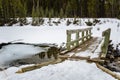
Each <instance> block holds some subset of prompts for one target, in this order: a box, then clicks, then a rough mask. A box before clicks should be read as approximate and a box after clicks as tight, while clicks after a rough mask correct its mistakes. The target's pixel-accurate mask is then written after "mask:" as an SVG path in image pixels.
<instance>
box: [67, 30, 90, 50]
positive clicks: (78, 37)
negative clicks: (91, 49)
mask: <svg viewBox="0 0 120 80" xmlns="http://www.w3.org/2000/svg"><path fill="white" fill-rule="evenodd" d="M91 29H92V28H85V29H76V30H67V43H66V48H67V50H68V51H69V50H71V49H74V48H76V47H78V46H79V45H80V44H82V43H84V42H85V41H87V40H89V39H90V38H91V35H92V33H91ZM73 34H75V36H74V37H75V39H74V40H72V35H73Z"/></svg>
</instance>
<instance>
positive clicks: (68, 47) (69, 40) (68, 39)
mask: <svg viewBox="0 0 120 80" xmlns="http://www.w3.org/2000/svg"><path fill="white" fill-rule="evenodd" d="M70 42H71V33H70V31H68V30H67V44H66V46H67V50H70V48H71V47H70Z"/></svg>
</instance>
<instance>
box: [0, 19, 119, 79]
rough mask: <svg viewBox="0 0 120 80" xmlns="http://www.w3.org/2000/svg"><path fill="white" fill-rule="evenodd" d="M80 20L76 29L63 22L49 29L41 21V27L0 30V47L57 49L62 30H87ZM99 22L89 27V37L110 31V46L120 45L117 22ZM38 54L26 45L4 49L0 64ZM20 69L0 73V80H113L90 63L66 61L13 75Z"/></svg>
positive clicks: (87, 53) (60, 41)
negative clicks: (50, 45)
mask: <svg viewBox="0 0 120 80" xmlns="http://www.w3.org/2000/svg"><path fill="white" fill-rule="evenodd" d="M69 19H70V21H73V20H74V19H72V18H69ZM29 20H30V19H29ZM54 20H55V21H58V20H59V19H52V21H54ZM80 20H81V22H80V24H79V25H73V24H70V25H69V26H66V21H67V19H61V24H59V25H58V26H56V25H55V24H53V23H52V25H53V26H49V24H48V23H47V22H48V19H45V23H44V24H43V25H42V26H36V27H33V26H31V25H30V24H29V25H27V26H22V27H20V26H18V24H15V25H14V26H13V27H8V26H4V27H0V43H2V42H10V41H14V40H16V41H15V42H25V43H55V44H57V45H58V46H60V45H61V44H63V43H66V30H69V29H81V28H87V27H89V26H86V25H85V23H84V22H85V21H87V20H88V19H87V18H85V19H84V18H83V19H80ZM90 20H93V19H90ZM99 20H101V23H100V24H97V25H96V26H92V27H93V29H92V33H93V35H92V36H93V37H102V31H104V30H106V29H108V28H111V37H110V39H112V40H113V43H115V44H118V43H119V42H120V37H118V36H119V34H120V27H118V26H117V25H118V23H120V21H119V20H117V19H109V18H105V19H99ZM73 37H74V35H73ZM72 39H74V38H72ZM40 51H42V49H41V48H38V47H34V46H30V45H8V46H4V47H3V48H2V49H1V50H0V64H4V63H7V62H9V61H12V60H15V59H19V58H26V57H27V56H31V55H33V54H36V53H39V52H40ZM97 52H100V46H99V47H98V49H97V50H96V51H95V53H97ZM73 54H74V53H71V54H70V56H72V55H73ZM77 55H82V56H91V53H90V52H89V51H88V50H87V51H84V52H82V53H80V54H77ZM96 56H98V54H94V55H92V57H96ZM0 66H1V65H0ZM25 66H26V65H25ZM21 67H22V66H20V67H10V68H8V69H6V70H4V71H0V80H40V79H42V80H98V79H99V80H116V79H115V78H113V77H112V76H110V75H109V74H107V73H105V72H103V71H101V70H100V69H99V68H97V67H96V65H95V64H94V63H87V62H86V61H70V60H66V61H64V62H62V63H59V64H55V65H48V66H45V67H42V68H40V69H36V70H33V71H29V72H26V73H22V74H17V73H15V72H16V71H17V70H19V69H20V68H21Z"/></svg>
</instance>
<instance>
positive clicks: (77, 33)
mask: <svg viewBox="0 0 120 80" xmlns="http://www.w3.org/2000/svg"><path fill="white" fill-rule="evenodd" d="M76 40H77V41H76V46H78V45H79V31H78V30H77V32H76Z"/></svg>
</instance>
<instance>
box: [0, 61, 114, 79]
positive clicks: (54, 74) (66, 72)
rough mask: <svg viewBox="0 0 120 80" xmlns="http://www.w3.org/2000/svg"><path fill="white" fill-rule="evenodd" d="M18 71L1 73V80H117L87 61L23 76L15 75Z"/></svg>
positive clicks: (50, 67)
mask: <svg viewBox="0 0 120 80" xmlns="http://www.w3.org/2000/svg"><path fill="white" fill-rule="evenodd" d="M17 70H18V68H16V67H12V68H9V69H7V70H5V71H2V72H0V80H41V79H42V80H115V79H114V78H113V77H112V76H110V75H108V74H106V73H105V72H103V71H101V70H100V69H99V68H97V67H96V65H95V64H94V63H92V64H90V63H86V62H85V61H69V60H66V61H64V62H62V63H59V64H55V65H49V66H45V67H42V68H41V69H37V70H34V71H30V72H26V73H22V74H15V72H16V71H17Z"/></svg>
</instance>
